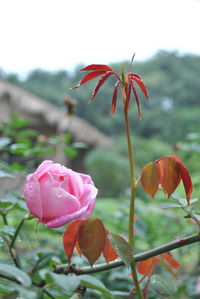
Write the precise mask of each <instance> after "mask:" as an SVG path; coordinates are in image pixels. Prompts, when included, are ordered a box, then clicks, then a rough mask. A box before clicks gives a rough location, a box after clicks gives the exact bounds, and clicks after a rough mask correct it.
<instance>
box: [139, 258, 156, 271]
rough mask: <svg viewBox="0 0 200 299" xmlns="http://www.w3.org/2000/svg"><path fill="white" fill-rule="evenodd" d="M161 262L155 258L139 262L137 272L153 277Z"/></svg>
mask: <svg viewBox="0 0 200 299" xmlns="http://www.w3.org/2000/svg"><path fill="white" fill-rule="evenodd" d="M159 262H160V258H159V257H157V256H154V257H152V258H149V259H147V260H145V261H142V262H139V263H138V265H137V270H138V272H139V273H140V274H142V275H151V273H152V271H153V270H154V268H155V266H156V265H157V264H158V263H159Z"/></svg>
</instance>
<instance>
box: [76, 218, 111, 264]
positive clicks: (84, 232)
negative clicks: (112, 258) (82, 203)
mask: <svg viewBox="0 0 200 299" xmlns="http://www.w3.org/2000/svg"><path fill="white" fill-rule="evenodd" d="M78 243H79V246H80V251H81V253H82V254H83V255H84V256H85V257H86V258H87V259H88V261H89V263H90V265H91V266H92V265H93V264H94V263H95V262H96V260H97V259H98V258H99V256H100V255H101V253H102V252H103V250H104V247H105V244H106V231H105V228H104V226H103V223H102V221H101V220H100V219H98V218H88V219H87V220H85V221H84V223H83V225H82V226H81V228H80V232H79V238H78Z"/></svg>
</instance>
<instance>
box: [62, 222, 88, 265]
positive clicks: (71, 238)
mask: <svg viewBox="0 0 200 299" xmlns="http://www.w3.org/2000/svg"><path fill="white" fill-rule="evenodd" d="M82 223H83V221H82V220H75V221H74V222H72V223H70V225H69V226H68V227H67V228H66V230H65V232H64V235H63V247H64V250H65V253H66V255H67V259H68V263H69V264H70V260H71V256H72V254H73V251H74V246H75V243H76V241H77V239H78V235H79V230H80V227H81V225H82Z"/></svg>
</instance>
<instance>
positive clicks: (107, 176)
mask: <svg viewBox="0 0 200 299" xmlns="http://www.w3.org/2000/svg"><path fill="white" fill-rule="evenodd" d="M85 165H86V168H87V172H88V173H89V174H90V175H91V176H92V178H93V180H94V182H95V185H96V186H97V187H98V188H99V196H103V197H109V196H113V197H119V196H121V195H123V194H125V191H126V189H127V188H128V186H129V164H128V160H127V158H125V157H123V155H120V154H119V153H117V152H111V151H107V150H103V149H101V150H95V151H92V152H90V153H89V154H88V155H87V157H86V160H85Z"/></svg>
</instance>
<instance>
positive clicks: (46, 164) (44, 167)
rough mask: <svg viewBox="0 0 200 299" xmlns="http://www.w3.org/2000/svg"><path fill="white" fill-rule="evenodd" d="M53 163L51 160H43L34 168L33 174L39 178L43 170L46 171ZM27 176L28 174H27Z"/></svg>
mask: <svg viewBox="0 0 200 299" xmlns="http://www.w3.org/2000/svg"><path fill="white" fill-rule="evenodd" d="M52 165H53V161H51V160H45V161H43V162H42V163H41V164H40V166H39V167H38V168H37V169H36V171H35V172H34V175H35V176H36V177H37V178H38V179H39V178H40V177H41V176H42V175H43V174H44V172H45V171H48V169H49V168H50V167H51V166H52ZM28 177H29V176H28Z"/></svg>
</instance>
